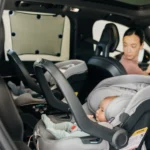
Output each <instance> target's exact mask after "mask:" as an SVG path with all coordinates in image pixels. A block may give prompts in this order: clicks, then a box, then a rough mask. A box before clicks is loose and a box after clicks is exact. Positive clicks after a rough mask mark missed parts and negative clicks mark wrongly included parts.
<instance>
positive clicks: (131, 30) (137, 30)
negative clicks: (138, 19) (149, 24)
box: [123, 28, 145, 45]
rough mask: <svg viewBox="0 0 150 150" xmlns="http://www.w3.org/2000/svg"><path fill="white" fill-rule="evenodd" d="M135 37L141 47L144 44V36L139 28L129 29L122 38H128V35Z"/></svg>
mask: <svg viewBox="0 0 150 150" xmlns="http://www.w3.org/2000/svg"><path fill="white" fill-rule="evenodd" d="M133 34H135V35H137V36H138V37H139V39H140V44H141V45H142V43H143V42H144V39H145V36H144V32H143V31H142V30H141V29H139V28H129V29H128V30H127V31H126V32H125V33H124V36H123V37H125V36H130V35H133Z"/></svg>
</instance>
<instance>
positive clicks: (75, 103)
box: [34, 59, 128, 149]
mask: <svg viewBox="0 0 150 150" xmlns="http://www.w3.org/2000/svg"><path fill="white" fill-rule="evenodd" d="M34 68H35V72H36V75H37V78H38V80H39V84H40V87H41V89H42V91H43V93H44V95H45V98H46V100H47V101H48V104H49V103H51V104H52V103H53V105H55V107H56V108H58V109H64V110H69V108H70V109H71V112H72V114H73V116H74V117H75V120H76V122H77V124H78V126H79V127H80V128H81V130H83V131H84V132H86V133H89V134H90V135H93V136H95V137H99V138H102V139H104V140H107V141H108V142H110V143H112V145H113V146H114V147H115V148H117V149H120V148H121V147H124V146H125V145H126V144H127V142H128V135H127V132H126V131H125V130H124V129H122V128H118V129H117V130H116V129H109V128H106V127H104V126H102V125H99V124H97V123H95V122H93V121H91V120H90V119H89V118H88V117H87V115H86V114H85V112H84V110H83V108H82V105H81V103H80V101H79V99H78V98H77V96H76V95H75V94H74V91H73V89H72V87H71V86H70V84H69V83H68V81H67V80H66V78H65V77H64V75H63V74H62V73H61V72H60V71H59V70H58V68H57V67H56V66H55V65H54V64H53V63H52V62H51V61H48V60H44V59H41V60H39V61H37V62H36V63H35V64H34ZM43 69H45V70H46V71H48V72H49V73H50V74H51V75H52V77H53V78H54V79H55V81H56V83H57V85H58V86H59V88H60V90H61V91H62V93H63V95H64V97H65V98H66V100H67V102H68V105H67V104H65V103H64V104H63V105H62V102H60V101H59V102H58V101H57V100H56V101H55V99H54V101H53V100H52V99H51V96H52V95H51V94H52V91H51V89H50V88H49V86H48V83H47V81H46V79H45V77H44V74H43ZM52 101H53V102H52ZM121 137H122V138H121ZM120 138H121V139H120Z"/></svg>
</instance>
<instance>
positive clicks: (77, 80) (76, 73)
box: [7, 50, 88, 94]
mask: <svg viewBox="0 0 150 150" xmlns="http://www.w3.org/2000/svg"><path fill="white" fill-rule="evenodd" d="M7 55H8V58H9V61H10V62H11V64H12V65H13V67H14V69H15V71H16V73H17V76H18V77H19V79H20V80H22V81H23V82H24V84H25V85H26V86H27V87H29V88H31V89H32V90H33V91H35V92H37V93H39V94H42V92H41V89H40V87H39V85H38V84H37V83H36V82H35V80H33V78H31V76H30V74H29V72H28V71H27V69H26V68H25V66H24V64H23V63H22V61H21V60H20V58H19V57H18V55H17V54H16V52H15V51H13V50H8V51H7ZM56 66H57V67H58V68H59V69H60V70H61V71H62V73H63V74H64V76H65V77H66V78H67V79H68V81H69V83H70V84H71V85H72V87H73V89H74V90H75V91H76V92H80V90H81V89H82V86H83V85H84V82H85V81H86V78H87V72H88V69H87V66H86V64H85V62H84V61H82V60H67V61H64V62H60V63H56ZM45 76H46V78H47V81H49V82H51V83H52V84H54V83H55V82H54V80H53V79H52V78H51V76H50V75H49V74H48V73H46V75H45Z"/></svg>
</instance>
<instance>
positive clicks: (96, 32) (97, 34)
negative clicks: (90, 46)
mask: <svg viewBox="0 0 150 150" xmlns="http://www.w3.org/2000/svg"><path fill="white" fill-rule="evenodd" d="M108 23H114V24H116V26H117V28H118V32H119V36H120V41H119V44H118V47H117V50H118V51H120V52H117V51H115V52H113V53H110V56H111V57H115V56H116V55H118V54H119V53H121V52H122V51H123V48H122V47H123V45H122V38H123V35H124V33H125V31H126V30H127V29H128V27H127V26H124V25H121V24H119V23H115V22H111V21H105V20H98V21H96V22H95V23H94V25H93V39H94V40H97V41H99V39H100V38H101V34H102V31H103V29H104V27H105V25H106V24H108ZM95 48H96V45H94V49H95ZM144 49H146V50H148V51H149V52H150V47H149V46H148V44H147V43H146V42H145V43H144ZM142 59H143V49H142V50H141V51H140V54H139V62H141V61H142Z"/></svg>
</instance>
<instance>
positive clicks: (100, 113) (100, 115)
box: [96, 99, 111, 122]
mask: <svg viewBox="0 0 150 150" xmlns="http://www.w3.org/2000/svg"><path fill="white" fill-rule="evenodd" d="M110 102H111V101H110V99H104V100H103V101H102V102H101V104H100V105H99V108H98V110H97V111H96V120H97V121H98V122H107V120H106V117H105V109H106V107H107V106H108V105H109V103H110Z"/></svg>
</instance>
